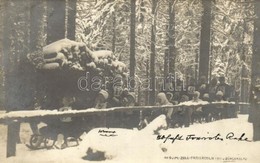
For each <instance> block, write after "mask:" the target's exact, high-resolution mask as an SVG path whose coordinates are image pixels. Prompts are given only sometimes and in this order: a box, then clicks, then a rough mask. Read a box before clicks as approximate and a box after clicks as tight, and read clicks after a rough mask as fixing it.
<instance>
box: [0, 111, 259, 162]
mask: <svg viewBox="0 0 260 163" xmlns="http://www.w3.org/2000/svg"><path fill="white" fill-rule="evenodd" d="M247 118H248V116H247V115H240V116H239V118H236V119H226V120H220V121H215V122H211V123H204V124H194V125H192V126H190V127H189V128H177V129H167V130H160V135H161V136H162V135H165V136H168V135H169V134H171V136H172V137H175V136H176V135H178V134H179V135H182V138H183V139H184V140H175V141H174V142H173V143H172V140H170V139H168V140H167V141H166V142H165V143H163V141H164V140H165V139H164V140H156V138H157V136H156V135H154V134H152V133H153V130H154V129H156V128H158V127H164V126H165V118H164V116H162V117H160V118H158V119H157V120H156V121H157V122H152V123H151V125H150V126H148V128H147V129H144V130H141V131H138V130H135V129H134V130H127V129H117V128H109V129H107V128H96V129H93V130H91V131H90V132H89V133H88V134H85V135H82V138H83V141H82V142H81V143H80V145H79V146H77V147H70V148H66V149H64V150H58V149H52V150H45V149H43V150H37V151H30V150H29V149H27V148H26V147H25V146H24V144H21V145H18V146H17V156H16V157H12V158H8V159H5V158H3V154H1V155H0V157H1V158H0V162H26V163H28V162H35V161H36V160H37V162H93V161H88V160H83V159H82V158H83V157H85V158H86V156H87V154H86V152H87V150H88V149H89V148H91V149H92V150H93V151H94V152H95V151H100V152H104V155H105V157H106V158H107V160H106V162H142V163H144V162H185V163H186V162H187V163H188V162H205V163H211V162H231V161H233V162H234V160H236V161H235V162H239V163H240V162H250V163H258V162H259V161H258V160H260V150H259V149H260V142H247V141H238V140H228V139H226V135H227V134H228V133H230V132H233V133H234V134H235V136H236V137H240V136H241V135H242V134H243V133H245V135H244V136H243V139H244V138H246V137H247V138H248V140H252V125H251V124H250V123H248V122H247ZM22 127H23V128H24V127H28V125H26V126H25V125H23V126H22ZM1 131H3V130H2V128H1ZM104 132H109V133H104ZM111 132H113V133H111ZM25 133H26V134H29V132H28V130H26V132H24V133H23V135H22V136H25ZM105 134H106V135H109V137H108V136H104V135H105ZM189 134H195V135H196V136H198V137H214V136H216V135H217V134H220V136H219V137H220V138H223V141H221V140H186V139H185V138H186V137H187V135H189ZM1 135H2V134H1ZM1 139H2V137H1ZM2 140H3V139H2ZM0 145H1V151H3V150H2V149H3V148H5V146H3V142H1V144H0ZM183 159H184V160H183ZM225 159H226V160H225ZM1 160H3V161H1ZM94 162H95V161H94ZM97 162H104V161H97Z"/></svg>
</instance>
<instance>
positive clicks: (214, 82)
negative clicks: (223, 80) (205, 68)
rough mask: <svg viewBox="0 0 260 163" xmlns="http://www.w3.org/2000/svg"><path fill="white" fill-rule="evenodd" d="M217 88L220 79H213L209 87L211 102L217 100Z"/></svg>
mask: <svg viewBox="0 0 260 163" xmlns="http://www.w3.org/2000/svg"><path fill="white" fill-rule="evenodd" d="M217 87H218V79H217V78H213V79H211V81H210V83H209V86H208V93H209V101H210V102H212V101H214V100H215V98H216V93H217Z"/></svg>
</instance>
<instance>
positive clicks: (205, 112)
mask: <svg viewBox="0 0 260 163" xmlns="http://www.w3.org/2000/svg"><path fill="white" fill-rule="evenodd" d="M202 100H203V101H207V102H209V101H210V98H209V94H208V93H205V94H204V95H203V98H202ZM202 112H203V117H204V118H205V121H206V122H210V121H211V114H212V106H210V105H204V106H202Z"/></svg>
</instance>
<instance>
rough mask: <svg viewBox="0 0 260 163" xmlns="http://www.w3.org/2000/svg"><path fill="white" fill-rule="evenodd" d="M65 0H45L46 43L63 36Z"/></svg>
mask: <svg viewBox="0 0 260 163" xmlns="http://www.w3.org/2000/svg"><path fill="white" fill-rule="evenodd" d="M65 6H66V1H65V0H55V1H54V0H47V44H50V43H52V42H55V41H57V40H60V39H63V38H65V15H66V14H65V13H66V12H65V11H66V10H65Z"/></svg>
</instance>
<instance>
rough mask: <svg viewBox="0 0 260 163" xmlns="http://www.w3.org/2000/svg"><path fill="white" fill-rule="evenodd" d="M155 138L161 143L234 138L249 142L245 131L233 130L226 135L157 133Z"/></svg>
mask: <svg viewBox="0 0 260 163" xmlns="http://www.w3.org/2000/svg"><path fill="white" fill-rule="evenodd" d="M157 140H162V141H163V143H166V142H167V141H171V143H174V142H175V141H224V140H235V141H246V142H250V141H251V140H249V139H248V138H247V137H246V134H245V133H242V134H238V135H235V134H234V133H233V132H229V133H228V134H227V135H226V136H224V137H223V136H222V135H221V134H220V133H218V134H215V135H213V136H197V135H195V134H188V135H185V136H184V135H180V134H177V135H171V134H169V135H167V136H165V135H157Z"/></svg>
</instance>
